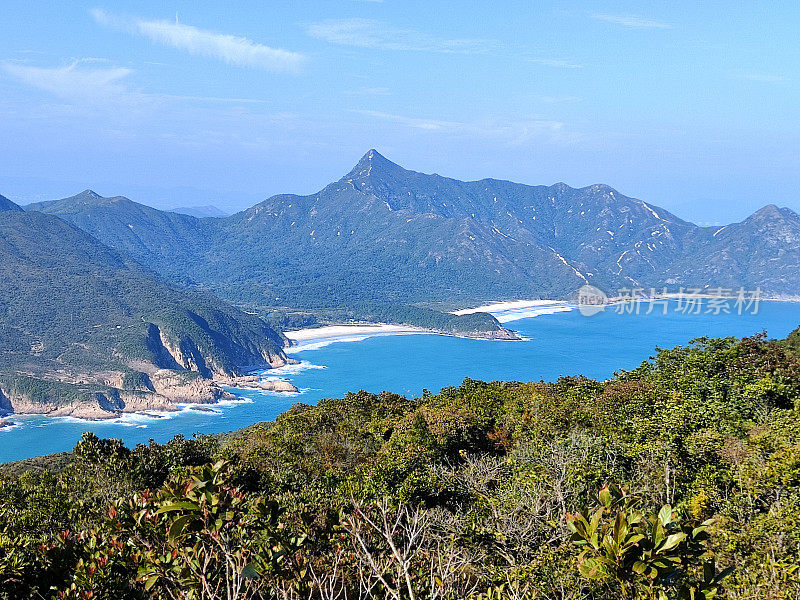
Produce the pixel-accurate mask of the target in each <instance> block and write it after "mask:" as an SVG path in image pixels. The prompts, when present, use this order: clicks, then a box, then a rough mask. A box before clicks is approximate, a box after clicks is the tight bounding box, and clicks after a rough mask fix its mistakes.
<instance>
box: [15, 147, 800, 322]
mask: <svg viewBox="0 0 800 600" xmlns="http://www.w3.org/2000/svg"><path fill="white" fill-rule="evenodd" d="M26 208H27V210H39V211H42V212H45V213H48V214H52V215H56V216H58V217H60V218H62V219H65V220H67V221H69V222H71V223H73V224H74V225H76V226H78V227H80V228H82V229H84V230H85V231H87V232H89V233H90V234H92V235H93V236H95V237H97V238H98V239H99V240H100V241H102V242H103V243H105V244H107V245H109V246H112V247H113V248H115V249H117V250H119V251H120V252H123V253H124V254H126V255H128V256H131V257H133V258H134V259H136V260H138V261H139V262H141V263H143V264H146V265H148V266H149V267H150V268H152V269H153V270H155V271H156V272H158V273H159V274H161V275H162V276H164V277H166V278H167V279H169V280H171V281H173V282H174V283H176V284H179V285H183V286H190V287H200V288H202V289H205V290H208V291H211V292H213V293H214V294H215V295H218V296H220V297H224V298H226V299H228V300H230V301H233V302H235V303H239V304H247V305H251V306H259V307H265V306H266V307H291V308H302V309H311V310H321V309H328V310H329V309H341V308H343V307H350V308H354V309H357V312H363V311H364V310H365V307H373V309H374V307H376V306H385V307H397V306H409V305H414V306H429V307H430V306H433V307H437V308H441V307H451V306H465V305H468V304H471V303H476V302H482V301H486V300H497V299H531V298H554V299H563V298H567V297H570V296H571V295H573V294H574V293H575V291H576V290H577V289H578V288H579V287H580V286H582V285H584V284H585V283H591V284H593V285H595V286H597V287H599V288H601V289H604V290H606V291H609V292H613V291H615V290H618V289H620V288H631V287H643V288H650V287H656V288H659V289H660V288H663V287H665V286H666V287H668V288H670V290H671V291H677V290H678V288H680V287H687V288H689V287H692V288H695V287H696V288H717V287H723V288H739V287H745V288H748V289H755V288H756V287H760V288H761V289H762V291H763V292H764V294H768V295H772V296H796V295H798V290H800V244H798V242H799V241H800V216H798V215H797V213H795V212H793V211H792V210H790V209H788V208H777V207H775V206H773V205H768V206H765V207H764V208H762V209H761V210H759V211H758V212H756V213H755V214H753V215H752V216H751V217H749V218H747V219H745V220H744V221H742V222H740V223H734V224H731V225H727V226H724V227H700V226H697V225H695V224H693V223H690V222H687V221H684V220H682V219H680V218H679V217H677V216H675V215H673V214H671V213H670V212H668V211H667V210H665V209H663V208H660V207H658V206H655V205H652V204H649V203H647V202H644V201H642V200H638V199H635V198H630V197H627V196H625V195H623V194H621V193H619V192H617V191H616V190H614V189H613V188H611V187H609V186H607V185H592V186H588V187H583V188H577V189H576V188H572V187H570V186H568V185H566V184H564V183H557V184H555V185H551V186H530V185H523V184H518V183H512V182H509V181H501V180H497V179H483V180H480V181H468V182H465V181H459V180H456V179H450V178H447V177H442V176H440V175H436V174H433V175H428V174H423V173H418V172H415V171H409V170H406V169H404V168H402V167H400V166H399V165H397V164H395V163H393V162H391V161H389V160H388V159H386V158H385V157H383V156H382V155H381V154H379V153H378V152H377V151H375V150H370V151H369V152H367V153H366V154H365V155H364V157H363V158H362V159H361V160H360V161H359V162H358V163H357V164H356V166H355V167H354V168H353V169H352V170H351V171H350V172H349V173H348V174H347V175H345V176H344V177H342V178H341V179H340V180H338V181H336V182H334V183H331V184H330V185H328V186H326V187H325V188H324V189H322V190H320V191H319V192H317V193H315V194H311V195H307V196H298V195H290V194H284V195H278V196H273V197H271V198H268V199H267V200H265V201H264V202H261V203H260V204H257V205H255V206H253V207H252V208H249V209H247V210H244V211H242V212H239V213H237V214H234V215H232V216H229V217H225V218H215V219H197V218H194V217H191V216H188V215H180V214H176V213H171V212H164V211H159V210H156V209H154V208H150V207H147V206H144V205H141V204H137V203H135V202H133V201H131V200H128V199H127V198H123V197H116V198H102V197H99V196H97V195H96V194H94V193H93V192H91V191H89V190H87V191H85V192H83V193H81V194H79V195H77V196H73V197H71V198H65V199H63V200H56V201H51V202H44V203H39V204H34V205H29V206H28V207H26ZM392 310H393V308H386V311H388V312H392Z"/></svg>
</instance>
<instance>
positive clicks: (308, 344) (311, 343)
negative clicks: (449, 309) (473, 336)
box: [283, 323, 432, 353]
mask: <svg viewBox="0 0 800 600" xmlns="http://www.w3.org/2000/svg"><path fill="white" fill-rule="evenodd" d="M422 333H432V332H431V331H428V330H427V329H423V328H421V327H412V326H411V325H389V324H386V323H379V324H374V325H372V324H353V325H327V326H325V327H314V328H311V329H300V330H298V331H285V332H284V333H283V334H284V335H285V336H286V337H287V338H289V339H290V340H292V341H293V342H294V344H295V345H294V346H292V347H291V348H286V352H287V353H292V352H299V351H301V350H311V349H315V348H322V347H323V346H327V345H328V344H332V343H334V342H359V341H361V340H365V339H367V338H369V337H373V336H376V335H412V334H422Z"/></svg>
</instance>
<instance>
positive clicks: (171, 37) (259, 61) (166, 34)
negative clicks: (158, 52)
mask: <svg viewBox="0 0 800 600" xmlns="http://www.w3.org/2000/svg"><path fill="white" fill-rule="evenodd" d="M91 12H92V16H93V17H94V19H95V21H97V22H98V23H100V24H101V25H105V26H108V27H115V28H118V29H125V30H128V31H131V32H133V33H135V34H138V35H143V36H145V37H147V38H150V40H152V41H153V42H155V43H157V44H162V45H165V46H172V47H173V48H178V49H179V50H185V51H187V52H189V53H190V54H195V55H199V56H209V57H212V58H217V59H220V60H222V61H224V62H226V63H228V64H231V65H236V66H240V67H254V68H258V69H265V70H267V71H273V72H287V73H297V72H298V71H299V70H300V69H301V67H302V66H303V64H304V63H305V61H306V57H305V56H304V55H302V54H300V53H298V52H291V51H289V50H283V49H281V48H271V47H269V46H265V45H264V44H259V43H257V42H254V41H252V40H249V39H247V38H245V37H237V36H234V35H229V34H225V33H215V32H213V31H208V30H206V29H200V28H198V27H193V26H192V25H184V24H183V23H178V21H177V18H176V20H175V22H174V23H173V22H172V21H162V20H155V21H153V20H145V19H139V18H132V17H131V18H129V17H118V16H115V15H112V14H109V13H107V12H105V11H103V10H100V9H94V10H92V11H91Z"/></svg>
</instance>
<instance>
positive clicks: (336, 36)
mask: <svg viewBox="0 0 800 600" xmlns="http://www.w3.org/2000/svg"><path fill="white" fill-rule="evenodd" d="M6 13H7V18H6V22H7V27H6V31H5V32H4V36H3V38H2V39H0V98H2V100H0V115H3V117H4V118H2V119H0V137H1V138H2V140H3V144H2V146H0V157H1V158H2V161H3V164H4V166H5V168H4V169H3V171H2V173H0V194H2V195H4V196H7V197H9V198H10V199H12V200H14V201H16V202H19V203H21V204H27V203H30V202H34V201H41V200H50V199H56V198H61V197H66V196H70V195H74V194H76V193H78V192H80V191H81V190H83V189H85V188H91V189H93V190H95V191H96V192H98V193H100V194H101V195H104V196H115V195H124V196H127V197H130V198H131V199H132V200H135V201H137V202H141V203H143V204H148V205H151V206H156V207H159V208H174V207H178V206H192V205H206V204H212V205H215V206H217V207H219V208H220V209H222V210H224V211H226V212H234V211H236V210H241V209H243V208H246V207H248V206H252V205H253V204H255V203H257V202H260V201H261V200H264V199H265V198H267V197H269V196H272V195H274V194H278V193H297V194H309V193H313V192H315V191H318V190H319V189H321V188H323V187H324V186H325V185H327V184H328V183H330V182H331V181H335V180H337V179H339V178H340V177H341V176H342V175H343V174H345V173H347V172H348V171H349V170H350V168H352V166H353V165H354V164H355V163H356V161H357V160H358V159H359V158H360V157H361V155H363V153H364V152H366V151H367V150H368V149H369V148H373V147H374V148H377V149H378V150H379V151H380V152H381V153H382V154H384V155H385V156H386V157H387V158H389V159H390V160H392V161H394V162H396V163H398V164H400V165H401V166H403V167H405V168H407V169H411V170H415V171H421V172H425V173H434V172H435V173H439V174H441V175H444V176H447V177H453V178H456V179H462V180H476V179H482V178H486V177H492V178H497V179H507V180H511V181H515V182H519V183H524V184H530V185H550V184H552V183H555V182H558V181H563V182H565V183H567V184H568V185H570V186H573V187H583V186H587V185H591V184H594V183H605V184H608V185H610V186H612V187H613V188H615V189H617V190H619V191H620V192H621V193H623V194H625V195H627V196H631V197H635V198H639V199H642V200H645V201H647V202H650V203H653V204H656V205H658V206H661V207H664V208H666V209H667V210H669V211H671V212H673V213H675V214H676V215H678V216H680V217H681V218H684V219H687V220H690V221H693V222H696V223H698V224H712V223H728V222H732V221H739V220H742V219H744V218H745V217H746V216H748V215H749V214H751V213H752V212H754V211H755V210H757V209H758V208H760V207H762V206H764V205H766V204H770V203H774V204H777V205H779V206H788V207H789V208H792V209H794V210H796V211H800V198H798V197H797V193H796V190H797V189H798V187H800V170H798V169H797V164H796V163H797V157H798V156H800V124H798V121H797V118H796V107H797V106H798V105H800V94H798V91H800V88H799V87H798V81H799V80H800V51H799V50H798V49H797V45H796V44H795V43H794V40H795V35H796V32H795V28H796V24H797V23H798V22H799V21H800V8H799V7H798V6H795V5H788V4H787V5H783V6H780V5H779V6H773V7H770V10H767V9H766V8H765V7H760V6H757V5H753V6H739V7H733V6H726V7H725V10H724V11H722V10H715V9H714V8H713V7H700V6H696V5H695V4H693V3H684V2H681V3H675V4H673V5H669V6H643V5H640V4H637V3H632V2H611V1H607V2H558V3H557V2H542V3H537V4H536V5H535V6H532V5H528V4H523V3H517V2H506V3H501V4H499V5H498V4H495V5H493V6H484V5H473V6H464V5H462V4H461V3H448V2H437V3H422V2H404V3H399V2H396V1H393V0H384V1H382V2H381V1H357V0H346V1H342V2H335V3H324V4H321V3H315V2H292V3H272V4H270V5H269V6H268V7H265V6H264V5H263V4H262V3H257V2H242V3H240V4H239V5H237V10H235V11H230V10H229V11H222V10H219V9H218V8H216V7H203V6H196V5H195V4H194V3H189V2H183V1H180V2H175V3H173V4H171V5H169V7H165V5H164V4H163V3H159V2H153V1H146V2H137V3H134V2H127V1H126V2H115V3H113V5H112V4H103V3H98V2H94V1H92V2H83V1H78V2H72V3H69V6H64V5H61V4H59V5H49V4H46V3H27V2H22V1H21V0H10V1H9V2H7V4H6Z"/></svg>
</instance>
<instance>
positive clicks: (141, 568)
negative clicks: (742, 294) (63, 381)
mask: <svg viewBox="0 0 800 600" xmlns="http://www.w3.org/2000/svg"><path fill="white" fill-rule="evenodd" d="M798 335H800V333H795V334H793V335H792V336H791V338H790V342H786V343H779V342H771V341H766V340H765V339H764V338H763V337H759V336H756V337H753V338H745V339H742V340H737V339H734V338H725V339H700V340H696V341H694V342H693V343H691V344H690V345H688V346H685V347H677V348H673V349H671V350H660V351H658V352H657V354H656V356H655V357H654V358H653V359H652V360H650V361H648V362H645V363H643V364H642V365H641V366H640V367H638V368H636V369H633V370H631V371H623V372H619V373H617V374H616V375H615V376H614V377H613V378H612V379H610V380H608V381H594V380H590V379H587V378H584V377H564V378H561V379H559V380H558V381H555V382H550V383H545V382H539V383H520V382H508V383H501V382H492V383H483V382H479V381H473V380H469V379H467V380H465V381H464V382H463V383H462V384H461V385H460V386H458V387H450V388H445V389H443V390H442V391H441V392H440V393H439V394H436V395H432V394H429V393H425V394H424V395H423V397H421V398H416V399H410V398H404V397H402V396H398V395H396V394H390V393H386V392H384V393H382V394H379V395H375V394H368V393H366V392H363V391H362V392H359V393H353V394H348V395H347V396H345V397H344V398H340V399H328V400H323V401H321V402H320V403H319V404H318V405H317V406H305V405H297V406H295V407H293V408H292V409H291V410H290V411H289V412H287V413H285V414H283V415H281V416H280V417H279V418H278V419H277V420H276V421H275V422H270V423H261V424H257V425H253V426H251V427H249V428H247V429H244V430H242V431H239V432H234V433H232V434H227V435H223V436H217V437H202V438H198V439H194V440H185V439H183V438H181V437H178V438H175V439H174V440H172V441H171V442H169V443H167V444H164V445H158V444H154V443H151V444H149V445H140V446H137V447H136V448H134V449H128V448H125V447H124V446H122V445H121V444H120V443H119V442H118V441H115V440H100V439H98V438H97V437H95V436H94V435H92V434H87V435H86V436H84V438H83V440H82V441H81V442H80V443H79V444H78V445H77V446H76V448H75V451H74V453H73V455H72V457H71V462H70V459H69V457H65V456H63V455H58V456H53V457H45V458H43V459H38V460H29V461H25V462H22V463H17V464H11V465H7V466H4V467H3V468H2V469H0V473H2V474H0V491H1V492H2V493H0V598H23V597H24V598H28V597H40V595H44V596H45V597H50V596H49V594H53V597H59V598H94V599H97V600H111V599H117V598H133V599H137V598H138V599H148V600H149V599H152V600H157V599H161V598H176V599H182V600H189V599H191V598H203V597H206V598H209V597H218V596H214V595H205V596H204V595H203V594H212V593H217V594H219V593H222V592H221V590H226V589H231V587H230V586H233V588H232V589H235V590H238V592H236V593H235V594H234V595H232V596H221V597H226V598H227V597H232V598H251V599H254V600H267V599H270V600H272V599H275V600H277V599H283V598H308V599H310V600H331V599H337V600H344V599H345V598H363V599H365V600H366V599H374V600H384V599H386V600H388V599H395V600H396V599H397V598H404V599H405V598H419V599H432V598H441V599H446V600H465V599H467V600H487V599H497V600H610V599H612V598H613V599H614V600H617V599H622V600H664V599H666V600H690V599H692V598H694V599H701V598H706V599H712V598H716V599H718V600H721V599H729V600H737V599H744V598H759V599H760V598H771V599H776V600H793V599H796V598H797V597H798V594H800V571H798V568H797V565H798V564H800V527H798V515H800V358H798V354H797V353H796V352H795V350H794V348H795V345H796V344H794V341H796V338H797V336H798ZM787 344H788V346H787ZM204 590H206V591H205V592H204ZM209 590H211V592H209ZM214 590H216V591H215V592H214Z"/></svg>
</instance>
